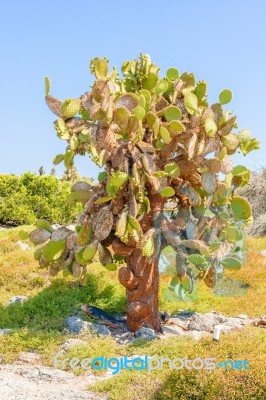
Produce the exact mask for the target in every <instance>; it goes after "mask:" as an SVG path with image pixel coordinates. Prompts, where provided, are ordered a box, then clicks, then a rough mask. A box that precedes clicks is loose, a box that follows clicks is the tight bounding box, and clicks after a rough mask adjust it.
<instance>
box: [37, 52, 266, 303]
mask: <svg viewBox="0 0 266 400" xmlns="http://www.w3.org/2000/svg"><path fill="white" fill-rule="evenodd" d="M91 72H92V73H93V74H94V75H95V78H96V79H95V82H94V84H93V86H92V88H91V91H90V92H86V93H84V94H82V95H81V96H80V98H75V99H72V98H68V99H66V100H64V101H61V100H59V99H56V98H54V97H52V96H51V95H50V94H49V92H50V81H49V79H48V78H47V77H46V79H45V84H46V103H47V105H48V107H49V108H50V110H51V111H52V112H53V113H54V114H55V115H56V116H57V117H58V118H57V119H56V121H55V122H54V127H55V130H56V133H57V136H58V137H59V138H60V139H62V140H65V141H66V143H67V147H66V152H65V154H59V155H57V156H56V157H55V159H54V163H55V164H58V163H60V162H64V164H65V167H66V168H70V167H71V166H73V163H74V158H75V157H76V156H77V155H81V156H84V155H86V154H88V155H89V156H90V158H91V159H92V160H93V161H94V162H95V163H96V164H97V165H98V166H100V167H103V168H104V171H103V172H101V173H100V174H99V181H98V184H96V185H95V186H93V187H92V186H90V185H88V184H87V183H82V182H80V183H78V184H75V185H74V186H73V191H72V194H71V195H70V199H69V201H70V202H81V203H82V204H83V206H84V210H83V213H82V214H81V215H80V217H79V219H78V223H77V226H76V231H75V232H73V231H68V230H60V229H59V230H58V229H57V230H53V229H52V228H51V227H50V226H49V224H48V225H46V224H45V223H41V224H40V226H39V228H38V229H37V230H35V231H34V232H33V233H32V234H31V239H32V240H33V242H34V243H35V244H41V247H40V248H39V249H38V250H37V252H36V257H38V259H39V260H40V264H41V265H43V266H46V267H49V268H50V270H51V273H52V274H53V275H55V274H56V273H57V272H58V271H60V270H61V269H63V268H68V269H69V270H70V271H72V272H73V274H74V276H81V275H82V273H84V271H85V268H86V266H87V265H88V264H90V263H91V262H93V260H94V259H95V257H96V259H98V258H99V259H100V261H101V262H102V264H103V265H104V266H105V267H106V268H107V269H109V270H114V269H116V268H117V266H120V265H119V264H120V263H121V260H122V261H123V260H125V261H126V262H128V258H129V257H130V256H131V254H132V252H134V251H135V250H136V249H137V250H138V251H141V253H142V256H143V257H144V258H145V259H147V260H150V262H154V261H155V260H158V258H159V256H160V253H161V251H162V250H163V248H164V247H166V246H171V247H172V248H173V251H174V252H176V254H177V256H176V257H175V260H176V274H175V276H174V277H173V279H171V282H170V283H169V290H170V291H172V292H174V293H175V294H176V296H177V297H178V298H184V294H185V293H190V292H191V291H192V290H193V287H194V283H195V282H196V281H197V280H198V279H203V280H204V282H205V283H206V285H207V286H209V287H210V288H214V286H215V283H216V281H217V277H218V276H219V275H220V274H222V271H223V269H224V268H225V269H238V268H240V267H241V264H242V257H243V243H244V237H243V227H244V226H245V225H248V224H249V223H250V222H251V221H252V214H251V208H250V205H249V203H248V202H247V201H246V200H245V199H243V198H241V197H240V196H239V195H238V194H237V189H238V188H239V187H242V186H244V185H246V184H247V183H248V181H249V177H250V173H249V171H248V169H247V168H245V167H244V166H241V165H238V166H235V167H234V168H233V166H232V162H231V156H232V155H233V154H234V153H235V152H237V151H238V152H242V153H243V154H244V155H246V154H247V153H249V152H250V151H251V150H254V149H258V147H259V142H258V141H257V140H256V139H254V138H253V137H252V135H251V134H250V132H249V131H247V130H241V131H240V132H238V130H237V129H238V126H237V123H236V117H235V116H232V115H231V111H227V110H225V109H224V105H225V104H227V103H228V102H230V101H231V99H232V92H231V91H230V90H228V89H225V90H223V91H222V92H221V93H220V95H219V96H218V99H219V100H218V101H217V103H214V104H212V105H210V104H208V98H207V84H206V82H204V81H199V82H196V80H195V77H194V75H193V74H191V73H186V72H185V73H183V74H180V73H179V71H178V70H177V69H176V68H169V69H168V71H167V73H166V76H164V77H161V76H160V75H159V68H158V67H157V66H156V65H155V64H154V63H153V62H152V61H151V59H150V57H149V55H142V54H141V55H140V58H139V59H135V60H133V61H125V62H124V63H123V65H122V75H119V74H118V71H117V70H116V69H112V70H110V69H109V66H108V60H107V59H106V58H95V59H93V60H92V61H91ZM53 242H54V244H52V243H53ZM138 268H139V267H138ZM120 269H121V268H120ZM122 275H123V277H122ZM140 275H141V274H140V273H138V276H140ZM120 281H121V282H122V283H123V285H124V286H126V287H127V288H128V289H130V290H134V289H135V288H136V287H137V286H138V284H139V283H138V282H139V278H137V276H135V275H134V273H133V272H132V271H131V272H129V271H128V270H126V272H125V271H123V272H121V279H120Z"/></svg>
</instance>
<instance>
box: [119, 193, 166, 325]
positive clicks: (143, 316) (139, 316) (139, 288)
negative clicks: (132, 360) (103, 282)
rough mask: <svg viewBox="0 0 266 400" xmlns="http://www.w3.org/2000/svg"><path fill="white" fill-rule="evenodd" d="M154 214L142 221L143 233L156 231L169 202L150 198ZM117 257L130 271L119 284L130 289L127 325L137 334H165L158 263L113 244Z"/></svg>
mask: <svg viewBox="0 0 266 400" xmlns="http://www.w3.org/2000/svg"><path fill="white" fill-rule="evenodd" d="M150 202H151V212H150V213H149V214H146V215H145V216H144V218H143V219H142V220H141V221H140V224H141V227H142V229H143V232H146V231H148V230H149V229H150V228H152V227H153V217H154V215H156V213H160V212H161V211H162V208H163V205H164V202H165V199H163V198H162V197H161V196H159V195H153V196H150ZM112 246H113V250H114V252H115V253H116V254H119V255H123V256H125V259H126V262H127V267H125V268H121V269H120V270H119V276H118V277H119V281H120V283H121V284H122V285H123V286H124V287H125V288H126V294H127V325H128V329H129V330H130V331H132V332H136V331H137V330H138V329H140V328H141V327H143V326H145V327H148V328H152V329H154V330H155V331H156V332H161V331H162V330H161V324H160V313H159V310H158V294H159V270H158V263H159V260H158V258H157V259H155V260H154V259H149V258H147V257H144V256H143V255H142V252H141V250H140V249H138V248H136V247H133V246H130V243H128V244H127V245H125V244H124V243H122V242H121V241H120V240H115V241H114V242H113V245H112Z"/></svg>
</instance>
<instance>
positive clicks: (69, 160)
mask: <svg viewBox="0 0 266 400" xmlns="http://www.w3.org/2000/svg"><path fill="white" fill-rule="evenodd" d="M74 156H75V152H74V150H70V151H68V152H66V154H65V157H64V165H65V167H66V168H67V169H68V168H71V167H73V160H74Z"/></svg>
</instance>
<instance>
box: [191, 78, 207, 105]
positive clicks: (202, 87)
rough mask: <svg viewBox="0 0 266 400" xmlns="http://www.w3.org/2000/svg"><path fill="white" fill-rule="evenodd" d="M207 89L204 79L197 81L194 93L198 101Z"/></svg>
mask: <svg viewBox="0 0 266 400" xmlns="http://www.w3.org/2000/svg"><path fill="white" fill-rule="evenodd" d="M206 90H207V84H206V82H204V81H200V82H198V83H197V85H196V87H195V90H194V94H195V95H196V96H197V98H198V101H201V100H202V98H203V97H204V96H205V94H206Z"/></svg>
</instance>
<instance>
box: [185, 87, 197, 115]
mask: <svg viewBox="0 0 266 400" xmlns="http://www.w3.org/2000/svg"><path fill="white" fill-rule="evenodd" d="M185 107H186V109H187V111H188V113H189V114H191V115H193V114H195V112H196V111H197V108H198V98H197V96H196V95H195V94H194V93H191V92H188V93H186V94H185Z"/></svg>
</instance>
